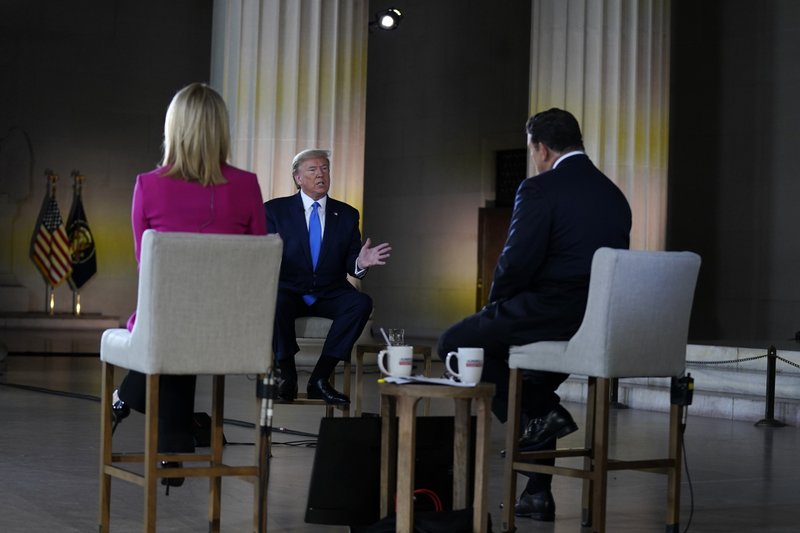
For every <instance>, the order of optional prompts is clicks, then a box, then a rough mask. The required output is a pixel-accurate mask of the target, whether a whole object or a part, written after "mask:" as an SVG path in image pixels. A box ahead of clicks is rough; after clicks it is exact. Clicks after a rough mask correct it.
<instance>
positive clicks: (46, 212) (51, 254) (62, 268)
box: [31, 194, 72, 287]
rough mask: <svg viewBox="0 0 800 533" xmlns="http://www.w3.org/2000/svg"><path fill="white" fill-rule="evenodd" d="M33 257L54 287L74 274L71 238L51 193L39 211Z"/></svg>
mask: <svg viewBox="0 0 800 533" xmlns="http://www.w3.org/2000/svg"><path fill="white" fill-rule="evenodd" d="M31 259H33V262H34V263H36V266H37V267H39V270H40V271H41V272H42V276H44V279H45V281H47V282H48V283H49V284H50V285H52V286H53V287H58V286H59V285H61V282H63V281H64V280H65V279H67V278H68V277H69V276H70V274H72V260H71V255H70V247H69V239H68V238H67V234H66V232H65V231H64V221H63V220H62V219H61V213H60V212H59V210H58V204H57V203H56V199H55V198H53V196H52V195H50V194H48V195H47V197H46V198H45V200H44V203H43V204H42V210H41V211H40V212H39V221H38V223H37V224H36V230H35V231H34V234H33V239H32V242H31Z"/></svg>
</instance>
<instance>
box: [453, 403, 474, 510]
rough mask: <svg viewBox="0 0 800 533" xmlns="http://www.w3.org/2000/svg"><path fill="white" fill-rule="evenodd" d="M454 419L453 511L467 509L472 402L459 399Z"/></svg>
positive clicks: (470, 458) (470, 461) (470, 457)
mask: <svg viewBox="0 0 800 533" xmlns="http://www.w3.org/2000/svg"><path fill="white" fill-rule="evenodd" d="M453 402H454V403H455V416H454V418H453V509H466V508H467V485H468V483H469V481H467V480H468V479H469V477H468V473H469V465H470V464H472V450H471V449H470V438H469V437H470V422H471V420H470V416H469V415H470V400H469V398H457V399H455V400H453Z"/></svg>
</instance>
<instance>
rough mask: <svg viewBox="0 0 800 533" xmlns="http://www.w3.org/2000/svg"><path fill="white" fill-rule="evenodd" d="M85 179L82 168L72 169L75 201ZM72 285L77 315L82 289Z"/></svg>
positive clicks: (76, 314) (74, 307)
mask: <svg viewBox="0 0 800 533" xmlns="http://www.w3.org/2000/svg"><path fill="white" fill-rule="evenodd" d="M85 179H86V178H85V177H84V176H82V175H81V171H80V170H73V171H72V180H73V182H72V189H73V203H74V202H75V201H76V200H78V199H80V197H81V192H82V188H83V180H85ZM70 237H71V236H70ZM73 260H74V256H73ZM70 287H72V314H74V315H75V316H81V291H80V289H79V288H78V287H76V286H75V285H74V284H72V283H70Z"/></svg>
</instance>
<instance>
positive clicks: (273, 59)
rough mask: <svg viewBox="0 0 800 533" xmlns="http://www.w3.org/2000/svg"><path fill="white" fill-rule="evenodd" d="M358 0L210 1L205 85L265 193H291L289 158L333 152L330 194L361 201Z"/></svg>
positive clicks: (362, 52)
mask: <svg viewBox="0 0 800 533" xmlns="http://www.w3.org/2000/svg"><path fill="white" fill-rule="evenodd" d="M368 8H369V2H368V1H367V0H218V1H216V2H215V3H214V22H213V39H212V61H211V85H212V86H213V87H215V88H216V89H218V90H219V91H220V92H221V94H222V96H223V97H224V98H225V101H226V102H227V103H228V107H229V110H230V113H231V123H232V131H231V135H232V137H233V148H232V151H233V156H232V158H233V162H234V164H236V165H237V166H241V167H243V168H246V169H251V170H253V171H255V172H257V173H258V177H259V182H260V184H261V192H262V194H263V196H264V198H265V199H269V198H274V197H276V196H285V195H288V194H292V193H294V192H295V187H294V184H293V181H292V179H291V161H292V157H293V156H294V155H295V154H296V153H297V152H299V151H300V150H303V149H306V148H323V149H330V150H331V151H332V158H331V196H333V197H335V198H337V199H339V200H343V201H345V202H347V203H349V204H351V205H353V206H354V207H356V208H358V209H361V206H362V198H363V182H364V124H365V114H366V81H367V76H366V69H367V35H368V27H367V25H368Z"/></svg>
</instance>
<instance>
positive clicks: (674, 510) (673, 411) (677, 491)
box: [666, 405, 683, 533]
mask: <svg viewBox="0 0 800 533" xmlns="http://www.w3.org/2000/svg"><path fill="white" fill-rule="evenodd" d="M682 418H683V406H681V405H672V406H670V413H669V459H670V461H671V462H672V466H671V467H670V468H669V469H668V472H667V528H666V529H667V532H668V533H673V532H674V533H678V532H679V531H680V518H681V468H682V466H681V465H682V463H681V459H682V457H681V455H682V441H681V420H682Z"/></svg>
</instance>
